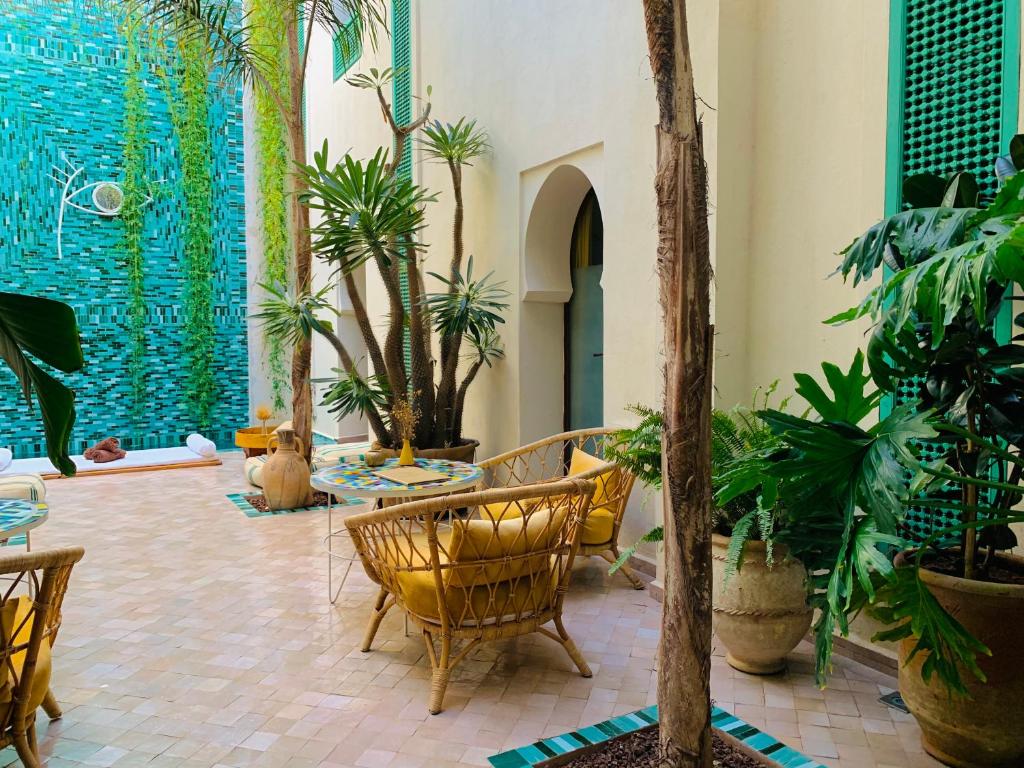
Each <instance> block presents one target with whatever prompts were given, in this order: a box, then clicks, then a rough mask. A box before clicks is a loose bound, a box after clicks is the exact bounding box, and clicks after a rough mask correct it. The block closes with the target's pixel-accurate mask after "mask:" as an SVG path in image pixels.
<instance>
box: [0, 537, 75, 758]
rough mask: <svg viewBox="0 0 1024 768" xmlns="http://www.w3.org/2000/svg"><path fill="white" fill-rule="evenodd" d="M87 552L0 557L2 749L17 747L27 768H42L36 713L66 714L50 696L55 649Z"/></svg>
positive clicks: (70, 548)
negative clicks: (77, 567) (75, 571)
mask: <svg viewBox="0 0 1024 768" xmlns="http://www.w3.org/2000/svg"><path fill="white" fill-rule="evenodd" d="M84 553H85V550H83V549H82V548H81V547H69V548H67V549H50V550H45V551H40V552H28V553H16V554H9V555H7V554H5V555H0V584H2V585H3V588H2V592H0V660H2V667H0V724H2V729H0V748H3V747H7V746H10V745H12V744H13V745H14V748H15V749H16V750H17V752H18V757H19V758H21V762H22V763H24V765H25V766H26V768H38V766H39V765H40V758H39V748H38V746H37V744H36V729H35V720H36V709H38V708H39V707H40V706H42V707H43V709H45V711H46V714H47V715H49V716H50V718H51V719H56V718H58V717H60V715H61V711H60V707H59V706H58V705H57V700H56V699H55V698H54V696H53V694H52V693H51V692H50V672H51V657H50V649H51V647H52V646H53V642H54V640H55V639H56V637H57V630H58V629H59V628H60V621H61V604H62V603H63V601H64V594H65V592H66V591H67V587H68V578H69V577H70V576H71V569H72V568H73V567H74V564H75V563H77V562H78V561H79V560H81V559H82V555H83V554H84Z"/></svg>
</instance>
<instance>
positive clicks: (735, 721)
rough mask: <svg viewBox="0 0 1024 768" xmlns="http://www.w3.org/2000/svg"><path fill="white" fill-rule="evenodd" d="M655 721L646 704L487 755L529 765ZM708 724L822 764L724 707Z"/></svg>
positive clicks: (504, 765) (807, 763)
mask: <svg viewBox="0 0 1024 768" xmlns="http://www.w3.org/2000/svg"><path fill="white" fill-rule="evenodd" d="M657 722H658V707H657V706H652V707H647V708H646V709H640V710H637V711H636V712H630V713H629V714H627V715H619V716H618V717H613V718H611V719H610V720H605V721H604V722H603V723H598V724H597V725H591V726H588V727H586V728H580V729H579V730H578V731H570V732H569V733H563V734H562V735H561V736H554V737H552V738H550V739H542V740H540V741H535V742H534V743H533V744H528V745H527V746H525V747H519V748H518V749H511V750H509V751H508V752H502V753H500V754H497V755H494V756H493V757H489V758H487V759H488V760H490V762H491V765H492V766H494V768H530V766H534V765H538V764H539V763H542V762H544V761H545V760H550V759H551V758H552V757H556V756H558V755H564V754H565V753H567V752H571V751H573V750H575V749H580V748H581V747H587V746H591V745H593V744H600V743H602V742H605V741H609V740H610V739H614V738H615V737H616V736H622V735H624V734H627V733H632V732H633V731H639V730H640V729H641V728H646V727H647V726H649V725H654V724H655V723H657ZM711 724H712V725H714V726H715V727H716V728H718V729H719V730H722V731H725V732H726V733H728V734H730V735H731V736H733V737H734V738H736V739H739V740H740V741H742V742H743V743H744V744H746V745H747V746H748V747H751V748H752V749H755V750H757V751H758V752H760V753H761V754H762V755H764V756H765V757H767V758H769V759H771V760H774V761H775V762H777V763H778V764H779V765H781V766H784V768H825V766H823V765H822V764H821V763H818V762H816V761H814V760H812V759H811V758H809V757H807V756H806V755H802V754H800V753H799V752H797V751H796V750H795V749H793V748H791V747H787V746H786V745H785V744H783V743H782V742H780V741H779V740H778V739H776V738H774V737H772V736H769V735H768V734H767V733H764V732H763V731H760V730H758V729H757V728H755V727H754V726H752V725H750V724H749V723H746V722H744V721H743V720H740V719H739V718H738V717H736V716H735V715H732V714H729V713H728V712H726V711H725V710H724V709H719V708H718V707H712V709H711Z"/></svg>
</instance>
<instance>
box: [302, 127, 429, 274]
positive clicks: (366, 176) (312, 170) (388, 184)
mask: <svg viewBox="0 0 1024 768" xmlns="http://www.w3.org/2000/svg"><path fill="white" fill-rule="evenodd" d="M327 158H328V147H327V141H326V140H324V143H323V147H322V148H321V150H320V151H319V152H316V153H314V155H313V160H314V163H313V165H307V166H303V167H302V168H301V169H300V173H301V174H302V176H303V177H304V179H305V182H306V184H307V186H308V189H307V191H305V192H303V193H302V194H301V195H300V196H299V200H300V201H301V202H302V203H303V204H304V205H305V206H306V207H307V208H310V209H311V210H317V211H321V212H322V213H323V216H322V217H321V220H320V223H319V224H317V225H316V226H315V227H313V228H312V232H313V235H314V238H315V240H314V243H313V247H314V250H315V251H316V252H317V253H318V254H320V255H321V256H323V257H324V258H325V259H327V261H329V262H331V263H333V264H335V265H336V266H337V268H338V270H339V271H340V272H342V273H347V272H351V271H352V270H354V269H357V268H358V267H360V266H361V265H363V264H365V263H366V262H367V261H368V260H370V259H372V258H375V257H376V258H380V259H381V260H383V262H384V263H385V265H389V264H390V263H391V260H392V259H404V258H406V257H407V255H408V253H409V252H410V251H411V250H413V249H414V248H417V247H422V243H420V242H418V241H417V236H418V234H419V232H420V230H422V229H423V226H424V211H423V206H424V205H425V204H426V203H428V202H433V201H434V200H435V199H436V197H435V196H434V195H432V194H430V193H429V192H427V191H426V190H425V189H423V188H422V187H419V186H417V185H416V184H413V183H412V182H411V181H409V180H406V179H400V178H397V177H395V176H393V175H392V174H391V173H390V171H389V169H388V152H387V150H386V149H384V148H381V149H378V150H377V152H376V154H375V155H374V156H373V157H372V158H370V159H369V160H367V161H365V162H364V161H362V160H356V159H355V158H353V157H352V156H351V155H346V156H345V157H344V158H342V160H341V162H339V163H337V164H335V165H333V166H332V165H330V164H329V162H328V159H327ZM410 246H412V248H410Z"/></svg>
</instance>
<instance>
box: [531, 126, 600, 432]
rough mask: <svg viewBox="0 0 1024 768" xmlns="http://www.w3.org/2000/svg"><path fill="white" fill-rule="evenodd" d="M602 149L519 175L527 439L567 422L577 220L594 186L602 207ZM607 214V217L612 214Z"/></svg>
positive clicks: (582, 151) (585, 150) (580, 152)
mask: <svg viewBox="0 0 1024 768" xmlns="http://www.w3.org/2000/svg"><path fill="white" fill-rule="evenodd" d="M601 150H602V148H601V145H595V146H593V147H589V148H587V149H584V150H581V151H579V152H577V153H574V154H572V155H568V156H565V157H562V158H559V159H558V160H556V161H553V162H550V163H546V164H544V165H541V166H537V167H535V168H531V169H530V170H528V171H525V172H523V173H522V174H521V176H520V195H521V196H520V205H521V209H520V210H521V211H522V212H523V215H522V217H521V222H522V224H521V232H520V243H521V246H520V248H521V254H520V264H521V274H520V285H521V291H520V300H521V305H520V313H519V340H520V344H519V353H520V365H519V433H520V441H521V444H525V443H528V442H530V441H532V440H537V439H540V438H542V437H545V436H547V435H553V434H556V433H558V432H561V431H562V429H563V425H564V423H565V366H566V360H565V306H566V303H567V302H568V301H569V299H570V298H571V297H572V278H571V274H570V254H571V251H572V235H573V226H574V224H575V223H576V217H577V215H578V214H579V211H580V206H581V205H582V203H583V200H584V198H585V197H586V196H587V194H588V193H589V192H590V191H591V190H593V191H594V193H595V195H596V196H597V199H598V202H599V204H601V205H602V209H603V203H604V198H603V195H602V193H603V187H604V185H603V179H604V175H603V162H602V151H601ZM604 215H605V217H606V220H607V217H608V215H609V214H608V212H607V211H605V213H604ZM606 258H607V256H606Z"/></svg>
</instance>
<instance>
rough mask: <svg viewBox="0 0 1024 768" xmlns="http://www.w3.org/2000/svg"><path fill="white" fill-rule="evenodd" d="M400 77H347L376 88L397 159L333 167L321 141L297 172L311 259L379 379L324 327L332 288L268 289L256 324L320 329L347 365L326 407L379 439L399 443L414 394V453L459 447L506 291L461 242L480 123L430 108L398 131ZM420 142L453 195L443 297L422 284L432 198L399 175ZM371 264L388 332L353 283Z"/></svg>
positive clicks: (482, 146) (491, 352) (290, 332)
mask: <svg viewBox="0 0 1024 768" xmlns="http://www.w3.org/2000/svg"><path fill="white" fill-rule="evenodd" d="M394 77H395V72H394V70H392V69H385V70H376V69H371V70H370V71H369V74H365V75H364V74H360V75H355V76H353V77H350V78H349V79H348V82H349V83H350V84H352V85H354V86H356V87H358V88H364V89H368V90H370V91H373V92H375V94H376V96H377V100H378V101H379V103H380V105H381V110H382V112H383V115H384V119H385V122H386V123H387V124H388V126H390V128H391V130H392V133H393V138H394V142H393V144H394V147H395V149H394V152H393V153H392V152H389V151H388V150H386V149H384V148H381V149H379V150H378V151H377V152H376V154H374V156H373V157H371V158H369V159H366V160H363V159H359V158H356V157H353V156H352V155H346V156H345V157H343V158H342V159H341V160H340V161H339V162H337V163H334V162H331V161H330V160H329V158H328V147H327V142H326V141H325V142H324V144H323V147H322V149H321V150H320V151H319V152H316V153H314V157H313V163H312V164H310V165H305V166H302V167H301V169H300V173H299V175H300V177H301V178H302V180H303V187H304V191H303V192H301V193H300V195H299V199H300V201H301V202H302V203H303V205H305V206H306V207H307V208H308V209H310V210H312V211H317V212H319V214H320V221H319V223H317V224H316V225H315V226H314V227H313V228H312V232H313V252H314V254H315V255H316V256H317V257H318V258H319V259H321V260H322V261H323V262H325V263H326V264H328V265H329V266H331V267H332V268H333V269H334V277H335V279H337V280H339V281H340V282H341V283H342V284H343V285H344V288H345V291H346V293H347V295H348V298H349V302H350V304H351V306H352V312H353V314H354V315H355V319H356V323H357V325H358V328H359V332H360V335H361V337H362V341H363V343H364V345H365V348H366V353H367V357H368V359H369V364H370V368H371V369H372V372H371V373H369V374H367V373H364V372H363V371H362V366H361V365H360V363H361V361H360V360H359V359H357V358H356V357H355V356H354V355H353V354H351V352H350V351H349V350H348V349H347V348H346V346H345V344H344V343H343V342H342V340H341V338H340V337H339V335H338V334H337V333H336V332H335V329H334V328H333V326H332V325H331V323H330V322H329V321H327V320H326V319H325V317H326V315H327V314H328V313H329V312H331V311H336V310H334V308H333V307H332V306H331V304H330V302H329V301H328V300H327V296H328V295H329V293H330V292H331V291H332V290H333V289H334V287H335V286H334V285H329V286H327V287H326V288H325V289H323V290H321V291H320V292H318V293H312V292H311V293H306V294H303V295H291V294H290V293H289V292H287V291H285V290H283V289H280V288H278V287H275V286H264V288H266V289H267V291H268V292H269V294H270V296H269V298H268V300H267V301H266V302H264V304H263V305H262V311H261V312H260V313H259V314H258V315H257V317H258V318H260V319H261V320H263V321H264V324H265V326H266V328H267V332H268V333H270V334H276V335H278V336H279V337H281V338H282V339H283V340H285V341H286V343H297V342H298V341H299V340H301V339H303V338H305V339H308V338H310V337H311V335H312V334H314V333H315V334H318V335H320V336H321V337H323V338H325V339H327V341H328V342H329V343H330V344H331V346H332V347H333V349H334V350H335V351H336V352H337V354H338V358H339V360H340V361H341V368H340V369H337V373H338V374H339V381H338V383H337V384H335V385H334V386H333V387H332V388H331V390H330V391H329V392H328V394H327V396H326V398H325V400H324V403H323V404H324V405H328V406H330V410H331V412H332V413H339V414H340V415H348V414H350V413H359V414H360V415H362V416H365V417H366V418H367V419H368V421H369V423H370V426H371V428H372V429H373V432H374V433H375V434H376V437H377V439H378V441H379V442H380V443H381V444H382V445H383V446H385V447H395V446H396V445H400V444H401V439H400V436H399V433H398V428H397V423H396V422H395V420H394V419H393V418H392V415H393V409H394V407H395V405H396V403H397V402H399V401H400V399H401V398H403V397H405V396H406V395H407V393H409V392H417V393H418V394H417V398H418V405H419V409H420V418H419V419H418V422H417V424H416V429H415V435H414V437H413V441H412V442H413V445H414V446H415V447H417V448H448V447H452V446H458V445H460V444H462V443H463V442H464V440H463V432H462V422H463V413H464V409H465V403H466V395H467V393H468V391H469V387H470V385H471V384H472V383H473V381H474V380H475V379H476V376H477V374H478V373H479V371H480V370H481V368H483V367H484V366H487V367H490V366H491V365H493V364H494V362H495V361H496V360H499V359H501V358H502V357H503V356H504V352H503V349H502V346H501V342H500V339H499V337H498V332H497V327H498V325H500V324H501V323H503V322H504V319H503V317H502V313H503V312H504V311H505V309H507V306H508V305H507V303H506V298H507V296H508V291H506V290H505V288H504V287H503V286H502V285H501V284H498V283H495V282H494V281H493V280H492V279H491V275H490V274H485V275H483V276H482V277H481V276H479V275H474V273H473V257H472V256H468V257H467V256H466V255H465V248H464V245H463V222H464V219H465V210H464V207H463V200H462V174H463V171H464V169H465V168H466V167H467V166H470V165H472V163H473V161H474V160H475V159H476V158H478V157H480V156H481V155H483V154H484V153H485V152H486V151H487V149H488V144H487V137H486V134H485V133H484V131H483V130H481V129H480V128H479V127H478V126H477V124H476V121H475V120H468V119H466V118H462V119H460V120H458V121H457V122H455V123H443V122H440V121H436V120H435V121H431V120H429V115H430V104H429V102H427V103H426V105H425V106H424V109H423V112H422V114H421V115H420V116H419V117H418V118H416V119H415V120H412V121H411V122H409V123H407V124H400V123H398V122H397V121H396V119H395V115H394V111H393V109H392V106H391V104H390V103H389V102H388V100H387V97H386V95H385V90H386V89H387V87H388V86H389V85H390V83H391V81H392V80H393V79H394ZM429 93H430V92H429V89H428V92H427V94H428V96H429ZM414 139H416V140H418V142H419V145H420V147H421V149H422V151H423V153H424V155H425V156H426V157H427V158H428V159H430V160H433V161H435V162H439V163H443V164H444V165H446V166H447V167H448V170H449V175H450V177H451V184H452V192H453V196H454V203H455V205H454V212H453V222H452V256H451V259H450V261H449V263H448V265H447V269H446V270H445V272H444V274H437V273H433V272H431V273H429V274H430V276H431V277H433V278H434V279H435V281H436V283H437V284H438V285H439V287H440V290H438V291H436V292H428V291H427V288H426V283H425V277H424V274H423V269H422V256H423V253H424V252H425V251H426V249H427V244H426V243H425V242H424V241H423V239H422V237H421V234H422V231H423V229H424V227H425V212H424V211H425V206H426V205H427V204H428V203H431V202H434V201H435V200H436V196H435V195H434V194H432V193H430V192H428V191H427V190H426V189H424V188H423V187H421V186H419V185H417V184H414V183H413V182H412V181H410V180H409V179H406V178H403V177H402V176H401V175H400V174H399V173H398V169H399V168H400V167H401V164H402V158H403V157H404V155H405V153H406V152H407V151H409V146H408V144H409V142H410V141H412V140H414ZM364 266H366V267H367V268H369V269H373V270H374V271H375V272H376V273H377V275H378V276H379V278H380V281H381V284H382V285H383V287H384V291H385V295H386V297H387V302H388V316H387V321H386V323H384V324H383V325H384V332H383V334H380V329H379V328H378V324H377V323H375V321H374V319H373V318H372V317H371V316H370V313H369V311H368V309H367V307H366V305H365V303H364V301H363V296H362V293H361V291H360V288H359V286H358V283H357V279H356V276H357V271H358V270H359V269H360V268H362V267H364Z"/></svg>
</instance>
